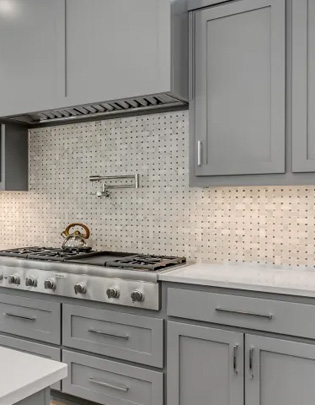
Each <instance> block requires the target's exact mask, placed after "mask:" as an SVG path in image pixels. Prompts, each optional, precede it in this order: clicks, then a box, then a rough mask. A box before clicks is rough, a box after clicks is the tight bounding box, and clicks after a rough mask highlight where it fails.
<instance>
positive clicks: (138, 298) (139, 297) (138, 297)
mask: <svg viewBox="0 0 315 405" xmlns="http://www.w3.org/2000/svg"><path fill="white" fill-rule="evenodd" d="M131 299H132V301H133V302H143V301H144V294H143V293H142V292H141V291H139V290H135V291H133V292H132V293H131Z"/></svg>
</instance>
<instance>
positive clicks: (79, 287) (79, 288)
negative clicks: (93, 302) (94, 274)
mask: <svg viewBox="0 0 315 405" xmlns="http://www.w3.org/2000/svg"><path fill="white" fill-rule="evenodd" d="M74 292H75V293H76V294H85V293H86V285H85V284H84V283H77V284H76V285H75V286H74Z"/></svg>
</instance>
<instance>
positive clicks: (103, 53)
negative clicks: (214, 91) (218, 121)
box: [0, 0, 188, 124]
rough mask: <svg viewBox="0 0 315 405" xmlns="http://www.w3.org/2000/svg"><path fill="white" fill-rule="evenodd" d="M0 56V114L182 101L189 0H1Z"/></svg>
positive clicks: (26, 115)
mask: <svg viewBox="0 0 315 405" xmlns="http://www.w3.org/2000/svg"><path fill="white" fill-rule="evenodd" d="M2 3H3V4H4V5H3V6H1V4H2ZM0 54H1V61H0V84H1V90H2V93H1V94H2V97H0V117H6V118H12V117H8V116H13V115H16V117H14V118H15V119H16V120H18V121H23V122H25V123H28V124H38V123H39V122H40V121H44V122H45V123H46V121H47V122H48V121H52V120H54V121H55V120H57V119H63V118H66V119H67V118H69V117H70V118H72V117H73V116H75V117H76V116H81V115H82V116H83V117H84V116H85V115H97V114H99V113H111V112H117V111H121V110H132V109H135V108H136V109H139V108H147V107H156V106H164V105H167V106H174V105H183V104H187V101H188V13H187V0H132V1H130V0H53V1H52V0H27V1H25V0H6V1H5V2H4V1H3V0H0ZM109 103H110V104H109ZM72 107H75V108H72Z"/></svg>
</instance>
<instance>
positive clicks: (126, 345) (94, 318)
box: [63, 304, 163, 367]
mask: <svg viewBox="0 0 315 405" xmlns="http://www.w3.org/2000/svg"><path fill="white" fill-rule="evenodd" d="M63 344H64V345H65V346H69V347H73V348H75V349H79V350H85V351H89V352H93V353H96V354H103V355H105V356H110V357H116V358H119V359H125V360H129V361H133V362H136V363H143V364H149V365H151V366H155V367H163V320H162V319H154V318H149V317H144V316H137V315H130V314H122V313H117V312H112V311H104V310H97V309H94V308H85V307H81V306H74V305H68V304H64V305H63Z"/></svg>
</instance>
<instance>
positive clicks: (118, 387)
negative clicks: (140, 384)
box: [89, 377, 129, 392]
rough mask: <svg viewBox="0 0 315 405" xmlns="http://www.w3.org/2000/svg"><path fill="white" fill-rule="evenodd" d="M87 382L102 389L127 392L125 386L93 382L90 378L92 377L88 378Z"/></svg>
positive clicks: (127, 388)
mask: <svg viewBox="0 0 315 405" xmlns="http://www.w3.org/2000/svg"><path fill="white" fill-rule="evenodd" d="M89 382H90V383H93V384H97V385H101V386H102V387H107V388H112V389H113V390H116V391H122V392H127V391H128V390H129V387H127V386H126V385H122V384H113V383H110V382H105V381H98V380H94V378H92V377H91V378H89Z"/></svg>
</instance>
